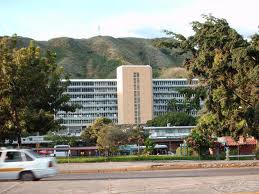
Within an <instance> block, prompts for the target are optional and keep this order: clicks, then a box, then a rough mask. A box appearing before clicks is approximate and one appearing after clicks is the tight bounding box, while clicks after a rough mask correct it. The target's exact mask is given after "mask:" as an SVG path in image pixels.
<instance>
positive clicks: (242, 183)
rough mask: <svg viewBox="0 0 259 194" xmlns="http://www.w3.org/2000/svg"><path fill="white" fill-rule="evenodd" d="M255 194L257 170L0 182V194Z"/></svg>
mask: <svg viewBox="0 0 259 194" xmlns="http://www.w3.org/2000/svg"><path fill="white" fill-rule="evenodd" d="M25 193H26V194H35V193H37V194H59V193H62V194H86V193H88V194H172V193H173V194H190V193H191V194H222V193H227V194H230V193H231V194H234V193H235V194H237V193H239V194H240V193H242V194H248V193H249V194H251V193H253V194H255V193H259V168H258V167H257V168H228V169H195V170H194V169H191V170H164V171H157V170H156V171H141V172H139V171H138V172H122V173H104V174H101V173H98V174H59V175H58V176H56V177H53V178H47V179H43V180H41V181H32V182H22V181H10V182H8V181H7V182H0V194H25Z"/></svg>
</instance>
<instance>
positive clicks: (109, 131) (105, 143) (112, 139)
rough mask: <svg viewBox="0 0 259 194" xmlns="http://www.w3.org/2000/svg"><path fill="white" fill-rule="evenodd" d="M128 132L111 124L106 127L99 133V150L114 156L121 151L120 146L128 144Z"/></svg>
mask: <svg viewBox="0 0 259 194" xmlns="http://www.w3.org/2000/svg"><path fill="white" fill-rule="evenodd" d="M128 134H129V133H128V132H127V130H123V129H121V128H119V127H118V126H115V125H113V124H109V125H106V126H104V127H103V128H102V129H101V130H100V131H99V133H98V137H97V146H98V149H99V150H101V151H104V152H105V153H106V154H107V155H109V154H110V153H111V154H113V153H114V152H116V151H117V150H118V149H119V146H120V145H125V144H127V143H128Z"/></svg>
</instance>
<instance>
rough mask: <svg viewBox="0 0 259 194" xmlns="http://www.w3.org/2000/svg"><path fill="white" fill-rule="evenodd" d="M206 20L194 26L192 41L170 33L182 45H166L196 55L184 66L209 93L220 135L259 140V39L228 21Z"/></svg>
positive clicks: (210, 106)
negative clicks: (241, 33) (246, 35)
mask: <svg viewBox="0 0 259 194" xmlns="http://www.w3.org/2000/svg"><path fill="white" fill-rule="evenodd" d="M204 19H205V22H198V21H195V22H193V23H192V28H193V31H194V35H193V36H190V37H188V38H186V37H184V36H183V35H180V34H175V33H173V32H167V33H168V34H169V35H172V37H173V38H174V39H176V40H178V41H175V42H173V43H172V44H168V43H166V44H167V46H168V47H169V48H174V47H177V48H181V49H182V50H181V51H180V53H191V54H192V56H191V57H190V58H187V59H186V61H185V64H184V65H185V67H186V68H187V70H188V71H189V72H190V73H191V76H192V77H196V78H199V82H200V84H201V85H202V86H204V87H205V88H206V89H207V94H208V96H207V98H206V108H207V112H208V113H209V114H212V115H213V116H214V118H215V120H213V124H215V125H216V126H218V127H217V128H215V132H216V135H222V134H224V133H225V132H226V133H230V134H231V135H232V136H233V137H234V138H235V139H238V138H239V136H240V135H243V136H247V135H252V136H254V137H255V138H257V139H259V114H258V112H259V87H258V86H259V82H258V80H259V35H258V34H255V35H254V36H252V37H251V39H249V40H246V39H244V38H243V37H242V36H241V35H240V34H238V33H237V32H236V30H234V29H233V28H231V27H230V26H229V24H228V23H227V21H226V20H225V19H218V18H215V17H213V16H204ZM161 44H162V45H163V43H161ZM215 121H216V122H215Z"/></svg>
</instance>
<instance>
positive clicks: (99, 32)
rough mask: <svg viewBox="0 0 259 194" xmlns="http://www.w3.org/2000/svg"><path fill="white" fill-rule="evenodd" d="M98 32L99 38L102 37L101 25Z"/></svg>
mask: <svg viewBox="0 0 259 194" xmlns="http://www.w3.org/2000/svg"><path fill="white" fill-rule="evenodd" d="M97 30H98V36H101V26H100V25H98V28H97Z"/></svg>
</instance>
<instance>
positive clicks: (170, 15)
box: [0, 0, 259, 40]
mask: <svg viewBox="0 0 259 194" xmlns="http://www.w3.org/2000/svg"><path fill="white" fill-rule="evenodd" d="M258 7H259V1H258V0H245V1H244V0H0V36H3V35H12V34H14V33H16V34H17V35H18V36H24V37H30V38H33V39H35V40H49V39H52V38H56V37H71V38H90V37H93V36H98V35H102V36H113V37H141V38H155V37H163V36H165V34H164V33H163V30H165V29H166V30H170V31H173V32H175V33H180V34H183V35H185V36H189V35H191V34H192V33H193V31H192V28H191V22H192V21H203V20H202V17H201V15H202V14H212V15H213V16H215V17H218V18H225V19H226V20H227V21H228V22H229V24H230V26H231V27H233V28H235V29H236V30H237V31H238V32H239V33H240V34H242V35H243V36H244V37H249V36H251V35H253V34H254V33H257V32H258V25H259V11H258Z"/></svg>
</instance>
